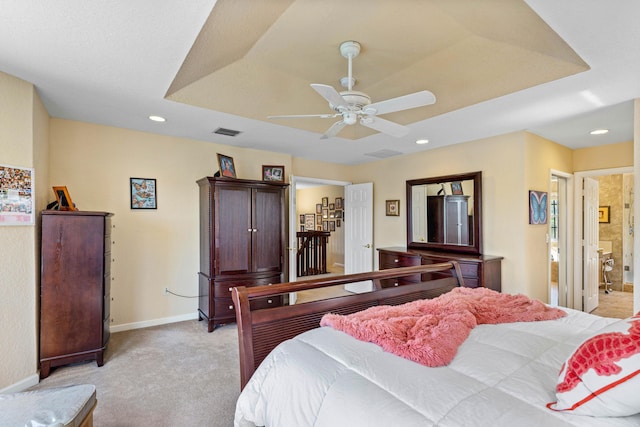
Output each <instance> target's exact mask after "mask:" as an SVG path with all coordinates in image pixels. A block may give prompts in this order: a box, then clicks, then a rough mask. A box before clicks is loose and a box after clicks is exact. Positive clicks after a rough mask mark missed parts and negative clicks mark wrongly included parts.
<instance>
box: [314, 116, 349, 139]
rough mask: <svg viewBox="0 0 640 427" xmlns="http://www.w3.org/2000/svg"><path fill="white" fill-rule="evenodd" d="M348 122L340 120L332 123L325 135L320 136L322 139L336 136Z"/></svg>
mask: <svg viewBox="0 0 640 427" xmlns="http://www.w3.org/2000/svg"><path fill="white" fill-rule="evenodd" d="M346 125H347V124H346V123H345V122H344V121H343V120H340V121H339V122H335V123H334V124H332V125H331V127H330V128H329V129H328V130H327V131H326V132H325V133H324V135H322V136H321V137H320V139H328V138H333V137H334V136H336V135H337V134H338V133H339V132H340V131H341V130H342V128H344V127H345V126H346Z"/></svg>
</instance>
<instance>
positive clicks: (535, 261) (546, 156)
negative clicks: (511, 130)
mask: <svg viewBox="0 0 640 427" xmlns="http://www.w3.org/2000/svg"><path fill="white" fill-rule="evenodd" d="M524 136H525V156H524V158H525V180H524V184H525V187H524V188H523V189H522V192H521V194H522V196H521V199H520V200H521V202H520V203H521V206H522V207H523V208H524V209H525V212H524V215H522V216H521V221H522V225H523V226H524V227H525V234H524V238H523V240H522V242H520V243H521V248H520V252H519V253H520V254H521V257H522V258H521V262H522V263H523V265H524V268H525V270H524V271H527V274H526V275H522V277H520V278H519V280H521V281H522V282H523V289H522V291H521V292H523V293H524V294H526V295H529V296H531V297H534V298H538V299H541V300H543V301H545V302H548V301H549V288H548V280H549V279H548V278H549V248H548V245H547V234H548V233H549V222H548V221H547V224H537V225H535V224H529V190H536V191H546V192H550V191H551V187H550V173H551V169H553V170H555V171H560V172H565V173H571V172H572V151H571V150H570V149H568V148H567V147H564V146H561V145H558V144H556V143H554V142H551V141H549V140H546V139H544V138H541V137H539V136H537V135H533V134H530V133H525V134H524ZM547 200H549V199H548V198H547ZM547 209H548V204H547ZM547 212H548V210H547Z"/></svg>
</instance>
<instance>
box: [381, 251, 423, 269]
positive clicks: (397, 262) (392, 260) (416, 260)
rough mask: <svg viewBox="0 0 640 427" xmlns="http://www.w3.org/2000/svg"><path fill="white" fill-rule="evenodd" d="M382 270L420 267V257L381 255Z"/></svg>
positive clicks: (382, 253)
mask: <svg viewBox="0 0 640 427" xmlns="http://www.w3.org/2000/svg"><path fill="white" fill-rule="evenodd" d="M379 264H380V270H384V269H387V268H398V267H412V266H414V265H420V257H419V256H415V255H404V254H392V253H384V252H381V253H380V258H379Z"/></svg>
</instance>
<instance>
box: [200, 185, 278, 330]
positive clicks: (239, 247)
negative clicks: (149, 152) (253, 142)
mask: <svg viewBox="0 0 640 427" xmlns="http://www.w3.org/2000/svg"><path fill="white" fill-rule="evenodd" d="M197 183H198V186H199V188H200V272H199V273H198V278H199V279H198V280H199V299H198V317H199V319H200V320H206V321H207V322H208V331H209V332H212V331H213V330H214V328H215V326H216V325H220V324H224V323H230V322H235V310H234V306H233V301H232V299H231V288H233V287H234V286H239V285H243V286H256V285H267V284H272V283H280V282H285V281H286V270H285V268H286V267H285V266H286V233H285V213H286V210H285V190H286V188H287V186H288V185H287V184H284V183H280V182H271V181H253V180H244V179H230V178H221V177H206V178H202V179H200V180H198V181H197ZM281 303H282V298H269V299H265V300H258V301H255V302H254V304H258V305H260V304H265V305H275V304H281Z"/></svg>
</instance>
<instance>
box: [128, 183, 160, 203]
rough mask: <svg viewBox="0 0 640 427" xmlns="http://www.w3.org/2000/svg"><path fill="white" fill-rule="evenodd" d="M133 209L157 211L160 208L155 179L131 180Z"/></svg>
mask: <svg viewBox="0 0 640 427" xmlns="http://www.w3.org/2000/svg"><path fill="white" fill-rule="evenodd" d="M129 189H130V191H131V209H156V208H157V207H158V201H157V194H156V180H155V179H154V178H130V179H129Z"/></svg>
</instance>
